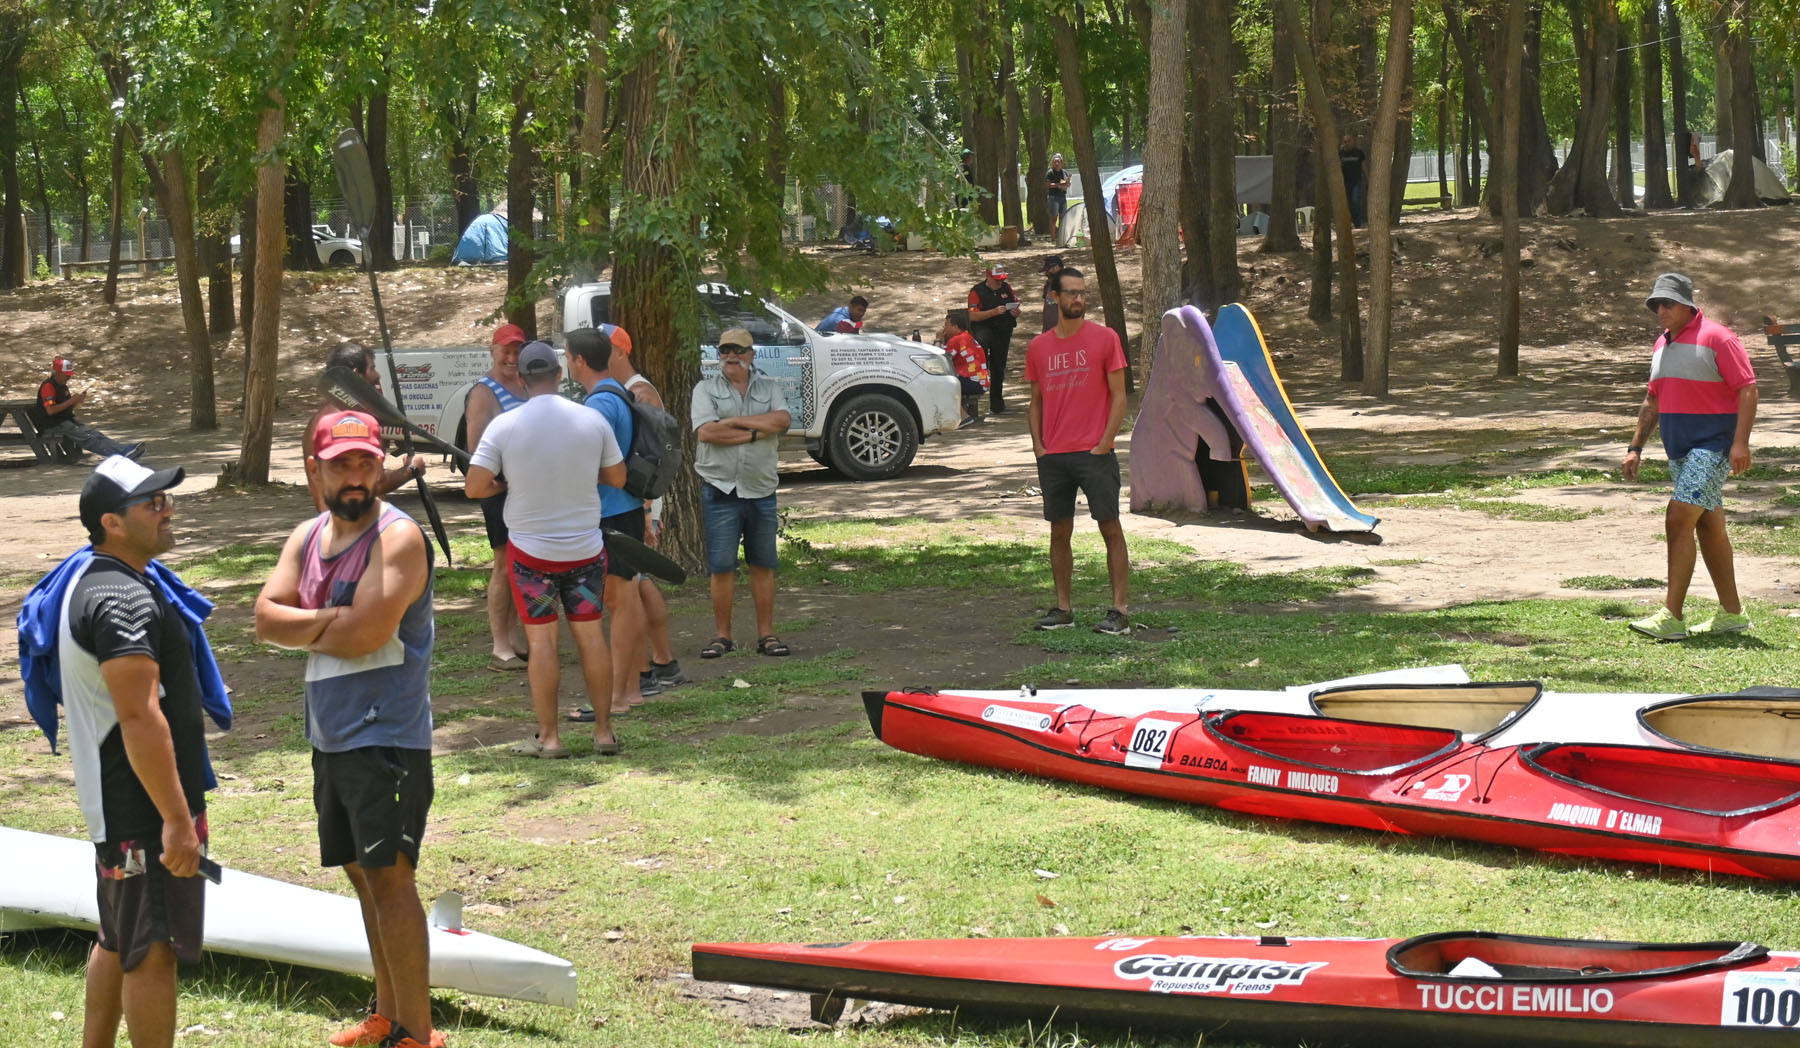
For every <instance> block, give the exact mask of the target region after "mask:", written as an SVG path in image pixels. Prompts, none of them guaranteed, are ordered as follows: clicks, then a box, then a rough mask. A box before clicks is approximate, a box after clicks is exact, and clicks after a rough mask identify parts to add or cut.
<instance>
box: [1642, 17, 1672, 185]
mask: <svg viewBox="0 0 1800 1048" xmlns="http://www.w3.org/2000/svg"><path fill="white" fill-rule="evenodd" d="M1640 30H1641V31H1640V32H1639V34H1638V39H1639V41H1640V42H1641V43H1642V45H1643V46H1642V47H1641V48H1640V49H1639V51H1640V53H1641V54H1642V55H1643V59H1644V60H1643V71H1644V82H1643V87H1642V89H1641V90H1640V91H1639V94H1640V95H1641V96H1642V101H1643V108H1644V207H1645V208H1646V209H1649V208H1670V207H1674V206H1675V198H1674V197H1673V196H1672V195H1670V193H1669V151H1668V129H1667V128H1666V127H1664V126H1663V75H1662V0H1651V2H1650V3H1649V4H1647V5H1645V7H1644V15H1643V20H1642V22H1641V23H1640Z"/></svg>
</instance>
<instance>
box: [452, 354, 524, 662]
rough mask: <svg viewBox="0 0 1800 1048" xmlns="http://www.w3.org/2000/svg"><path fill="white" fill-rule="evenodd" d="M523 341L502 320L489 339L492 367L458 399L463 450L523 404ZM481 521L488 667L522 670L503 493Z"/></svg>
mask: <svg viewBox="0 0 1800 1048" xmlns="http://www.w3.org/2000/svg"><path fill="white" fill-rule="evenodd" d="M525 342H526V339H525V331H524V329H522V328H520V327H519V325H517V324H502V325H500V326H499V327H498V328H495V329H494V337H493V340H492V341H491V342H490V343H489V344H488V353H489V355H490V356H491V357H492V358H493V366H492V367H490V368H488V372H487V374H485V375H483V376H481V377H480V378H479V379H476V380H475V386H474V388H472V389H470V390H469V398H468V399H467V400H465V401H464V402H463V422H464V425H465V426H466V427H467V428H466V433H467V439H466V440H464V441H463V445H462V446H463V447H464V448H465V449H467V450H469V451H473V450H475V449H476V448H478V447H480V446H481V435H482V434H483V433H486V432H487V428H488V425H489V423H491V422H493V421H494V420H495V419H497V418H499V417H500V416H501V415H503V414H505V413H506V412H508V411H512V410H513V409H515V408H517V407H518V406H519V405H521V404H523V403H525V400H526V397H527V394H526V392H525V380H524V379H522V378H520V377H519V350H520V349H522V348H523V347H524V345H525ZM481 519H482V522H483V523H484V524H485V525H486V526H487V538H488V548H489V549H491V550H493V551H494V570H493V571H492V572H490V573H489V575H488V586H487V617H488V630H489V632H491V633H492V634H493V637H494V650H493V657H492V658H490V659H489V660H488V666H489V667H491V668H494V669H504V670H522V669H524V668H525V653H526V645H525V633H524V631H523V630H522V629H521V628H520V626H519V615H518V612H517V611H515V610H514V608H513V601H512V581H511V578H512V576H511V574H510V572H511V568H510V567H509V566H508V564H507V562H506V492H504V491H502V492H500V494H498V495H494V496H491V497H489V498H485V499H482V500H481Z"/></svg>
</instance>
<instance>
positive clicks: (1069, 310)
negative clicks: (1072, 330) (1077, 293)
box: [1056, 298, 1087, 320]
mask: <svg viewBox="0 0 1800 1048" xmlns="http://www.w3.org/2000/svg"><path fill="white" fill-rule="evenodd" d="M1056 308H1057V309H1060V310H1062V315H1063V316H1065V317H1068V318H1069V319H1070V320H1080V319H1081V318H1082V317H1084V316H1086V315H1087V299H1085V298H1078V299H1075V300H1074V301H1070V300H1068V299H1062V300H1060V301H1058V302H1057V303H1056Z"/></svg>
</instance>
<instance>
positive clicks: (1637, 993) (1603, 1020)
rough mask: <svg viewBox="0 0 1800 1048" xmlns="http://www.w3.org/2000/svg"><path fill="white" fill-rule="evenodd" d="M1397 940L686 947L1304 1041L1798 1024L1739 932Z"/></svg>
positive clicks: (791, 969)
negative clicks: (1457, 962)
mask: <svg viewBox="0 0 1800 1048" xmlns="http://www.w3.org/2000/svg"><path fill="white" fill-rule="evenodd" d="M1421 938H1429V937H1421ZM1487 938H1489V939H1490V940H1492V939H1494V938H1500V939H1504V938H1506V937H1487ZM1409 941H1411V940H1406V941H1403V940H1394V939H1286V938H1279V937H1265V938H1262V939H1206V938H1196V937H1181V938H1132V939H1124V938H1111V939H1073V938H1071V939H1011V940H1007V939H974V940H935V941H933V940H919V941H888V942H861V943H824V944H784V943H701V944H696V945H695V946H694V947H693V962H694V977H695V978H696V979H701V980H709V981H720V982H732V983H748V984H752V985H759V986H768V987H773V988H777V989H783V990H790V991H800V992H806V993H812V994H815V995H823V996H830V997H836V998H840V999H844V998H848V999H858V1000H875V1001H887V1002H892V1003H896V1004H907V1005H916V1006H920V1007H930V1008H944V1009H964V1010H969V1011H977V1012H984V1013H992V1014H997V1015H1005V1016H1010V1017H1014V1018H1022V1019H1029V1020H1032V1021H1034V1022H1043V1021H1051V1020H1061V1021H1086V1022H1103V1023H1107V1024H1110V1025H1123V1026H1156V1027H1165V1028H1172V1029H1180V1030H1183V1031H1186V1032H1189V1033H1198V1034H1200V1035H1202V1036H1210V1035H1215V1034H1217V1035H1221V1036H1228V1037H1230V1038H1232V1039H1234V1040H1235V1039H1240V1038H1243V1039H1267V1040H1276V1041H1280V1042H1285V1043H1294V1042H1304V1043H1306V1044H1313V1045H1322V1044H1344V1045H1362V1044H1371V1045H1392V1044H1408V1043H1410V1044H1493V1045H1502V1044H1506V1045H1516V1044H1520V1043H1530V1044H1534V1045H1571V1046H1573V1045H1584V1046H1585V1045H1615V1046H1617V1045H1641V1046H1667V1048H1676V1046H1680V1048H1686V1046H1701V1045H1706V1046H1712V1045H1718V1044H1724V1043H1730V1044H1733V1045H1761V1044H1771V1045H1772V1044H1778V1043H1781V1044H1786V1043H1791V1042H1792V1040H1793V1037H1794V1033H1793V1029H1792V1027H1790V1026H1788V1025H1786V1024H1784V1022H1783V1020H1784V1019H1787V1018H1792V1019H1794V1020H1795V1021H1796V1022H1800V974H1796V973H1794V972H1789V971H1786V970H1784V969H1786V968H1789V967H1792V966H1793V965H1794V963H1795V961H1796V960H1797V959H1800V958H1796V957H1795V955H1792V954H1786V955H1779V954H1768V953H1767V952H1766V951H1761V949H1760V947H1756V948H1753V949H1752V951H1751V952H1749V953H1747V954H1745V955H1744V956H1742V957H1740V958H1738V959H1736V960H1732V959H1731V957H1732V950H1733V949H1734V948H1735V949H1739V950H1743V949H1744V948H1746V947H1747V946H1748V944H1728V943H1720V944H1698V945H1700V946H1702V947H1714V948H1717V950H1718V957H1719V960H1718V961H1717V962H1716V963H1714V964H1713V965H1710V966H1703V967H1700V968H1697V969H1696V970H1693V971H1675V972H1662V973H1650V972H1646V973H1643V974H1642V975H1641V977H1636V976H1634V975H1633V974H1632V973H1620V974H1617V975H1611V976H1604V977H1600V978H1592V977H1582V976H1566V975H1564V976H1558V975H1554V974H1543V973H1542V972H1536V973H1533V974H1530V975H1524V976H1519V977H1491V978H1490V977H1457V976H1452V975H1449V974H1447V973H1436V974H1428V973H1417V972H1408V971H1405V970H1404V969H1403V970H1401V971H1396V970H1394V967H1393V966H1392V965H1390V964H1389V963H1388V962H1387V956H1388V955H1389V954H1390V953H1391V952H1393V951H1396V950H1399V949H1402V948H1404V947H1405V945H1406V943H1407V942H1409ZM1527 941H1533V940H1527ZM1535 941H1543V940H1535ZM1591 945H1595V946H1597V947H1599V948H1601V949H1606V948H1608V947H1624V948H1633V947H1636V946H1638V945H1639V944H1591ZM1761 990H1766V991H1768V992H1767V994H1766V998H1767V1000H1768V1001H1770V1002H1773V1003H1770V1004H1769V1007H1768V1009H1767V1014H1766V1016H1765V1014H1764V1013H1765V1009H1764V1008H1763V1007H1761V1005H1762V1004H1763V1003H1764V999H1763V998H1759V997H1758V996H1757V992H1758V991H1761ZM1787 993H1792V994H1793V996H1792V997H1785V998H1784V997H1783V996H1782V995H1783V994H1787ZM1740 1000H1741V1001H1742V1002H1743V1009H1742V1012H1743V1014H1742V1016H1740V1015H1739V1014H1738V1008H1737V1005H1738V1002H1739V1001H1740ZM1784 1002H1785V1003H1786V1005H1787V1008H1788V1011H1787V1013H1786V1014H1783V1012H1782V1007H1783V1004H1784ZM1759 1018H1761V1019H1762V1020H1764V1021H1759Z"/></svg>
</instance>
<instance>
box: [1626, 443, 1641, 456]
mask: <svg viewBox="0 0 1800 1048" xmlns="http://www.w3.org/2000/svg"><path fill="white" fill-rule="evenodd" d="M1625 453H1626V454H1627V455H1642V454H1643V453H1644V445H1642V444H1627V445H1625Z"/></svg>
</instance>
